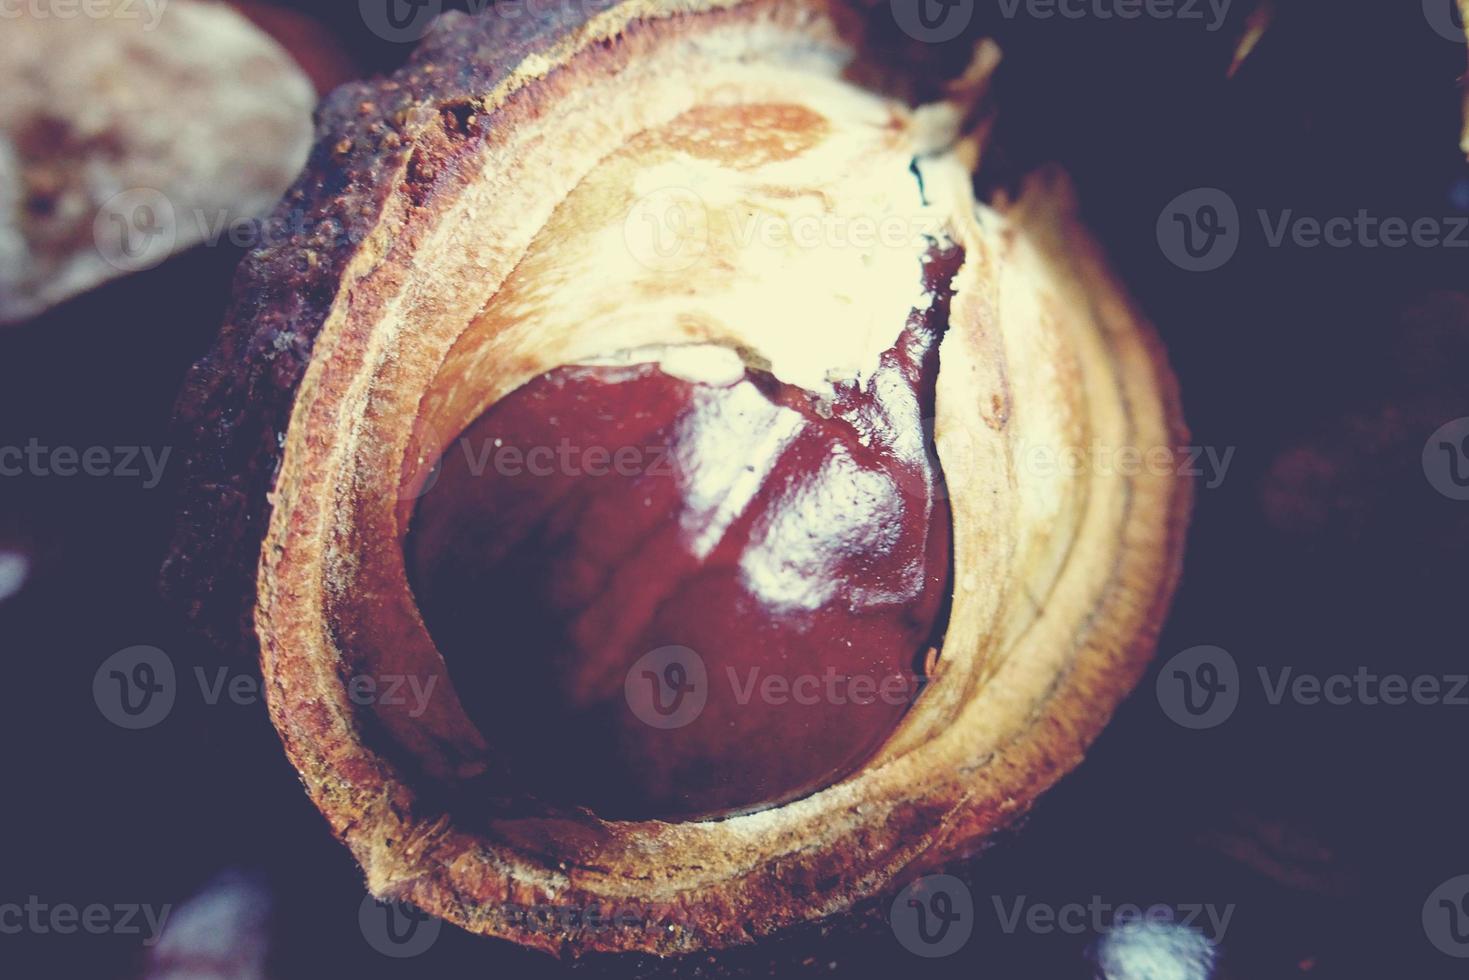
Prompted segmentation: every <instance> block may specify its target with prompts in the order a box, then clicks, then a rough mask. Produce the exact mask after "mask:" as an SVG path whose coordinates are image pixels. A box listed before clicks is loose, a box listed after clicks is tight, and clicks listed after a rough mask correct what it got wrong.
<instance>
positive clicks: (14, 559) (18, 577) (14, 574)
mask: <svg viewBox="0 0 1469 980" xmlns="http://www.w3.org/2000/svg"><path fill="white" fill-rule="evenodd" d="M30 571H31V562H30V559H29V558H27V557H26V556H25V555H23V554H21V553H20V552H18V551H0V602H3V601H4V600H6V599H9V598H10V597H11V596H13V595H15V594H16V593H17V592H19V591H20V590H21V587H22V586H24V585H25V582H26V578H27V577H28V576H29V575H30Z"/></svg>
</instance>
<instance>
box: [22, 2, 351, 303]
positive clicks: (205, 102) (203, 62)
mask: <svg viewBox="0 0 1469 980" xmlns="http://www.w3.org/2000/svg"><path fill="white" fill-rule="evenodd" d="M261 9H262V10H263V9H264V8H261ZM3 20H4V29H3V30H0V90H3V91H4V92H5V99H4V103H3V105H0V325H3V324H8V323H18V322H21V321H25V320H29V319H31V318H33V317H37V316H39V315H41V314H42V313H45V312H46V311H48V310H50V309H52V308H53V307H55V306H58V305H60V304H61V303H63V302H65V301H66V300H68V299H71V298H72V297H74V296H77V295H79V294H81V293H83V292H85V291H87V290H89V289H93V288H96V287H98V286H100V285H102V284H103V283H106V282H109V281H111V280H113V279H116V278H119V277H121V276H124V275H127V274H131V273H136V272H141V271H143V270H147V269H151V268H153V267H155V266H157V265H159V264H160V263H162V262H163V261H164V260H165V259H167V258H168V257H169V256H171V255H173V254H176V253H178V252H181V251H184V250H186V249H189V248H192V247H194V246H196V245H199V244H201V243H205V242H210V243H213V242H216V241H218V240H220V239H221V238H223V239H224V240H226V241H228V240H229V239H228V233H229V232H231V230H232V229H234V228H236V227H237V226H242V224H243V223H244V222H248V221H253V220H254V219H256V218H258V217H261V216H263V215H265V214H267V213H269V212H270V210H271V209H272V208H273V207H274V206H275V204H276V202H277V201H278V200H279V199H280V196H281V194H282V193H283V192H284V191H285V190H286V189H287V188H288V187H289V186H290V185H291V182H292V181H294V180H295V179H296V176H297V174H298V173H299V171H300V169H301V166H302V165H303V164H304V163H305V161H306V154H307V152H308V151H309V150H310V148H311V138H312V127H311V112H312V109H313V108H314V107H315V105H316V92H315V90H314V89H313V87H312V81H311V79H310V78H308V77H307V74H306V72H305V70H303V68H302V67H301V63H298V62H297V60H295V59H294V58H293V57H292V53H294V54H295V55H296V56H297V57H299V58H302V59H303V62H302V63H306V62H309V63H311V64H312V67H313V69H315V67H316V66H317V64H320V65H321V66H322V72H321V74H320V76H319V77H320V78H321V80H322V83H323V84H326V83H327V82H328V80H329V79H330V80H341V79H342V78H344V77H346V73H347V71H349V69H348V68H345V67H343V62H344V60H345V59H344V58H342V57H341V56H340V54H339V52H337V50H336V48H335V46H334V45H333V44H332V43H331V42H330V41H329V40H328V39H326V38H325V37H324V36H322V35H320V34H314V33H312V34H306V33H302V34H299V37H300V43H296V37H295V36H293V37H291V38H290V41H291V44H290V45H289V47H290V51H288V50H287V49H286V47H283V46H282V44H284V43H285V37H284V36H283V38H282V40H281V41H280V43H278V40H277V38H275V37H272V36H271V34H269V33H267V31H266V30H262V29H261V28H260V27H258V26H256V25H255V24H254V23H252V22H251V21H250V20H248V19H247V18H246V17H245V15H244V14H242V13H241V12H239V11H237V10H236V9H234V8H233V7H231V6H230V5H228V4H224V3H204V2H199V0H170V2H169V3H166V4H157V5H155V6H153V7H148V6H146V5H142V4H127V3H99V4H89V5H87V7H86V10H85V12H84V13H79V11H78V8H77V7H76V6H69V7H68V8H67V9H58V10H55V11H52V10H49V9H48V5H47V4H44V3H42V4H35V3H32V4H16V5H14V7H12V8H9V9H7V11H6V12H5V13H4V15H3ZM271 23H272V25H279V26H280V27H282V28H284V27H285V26H287V25H293V27H295V28H297V29H299V28H301V27H302V25H303V24H305V23H306V22H305V21H304V20H302V19H301V18H299V17H297V16H296V15H294V14H290V13H287V12H284V11H282V12H277V13H276V14H275V15H274V16H273V17H272V18H271ZM308 40H309V43H307V42H308ZM328 65H331V66H332V68H331V69H330V70H327V67H326V66H328Z"/></svg>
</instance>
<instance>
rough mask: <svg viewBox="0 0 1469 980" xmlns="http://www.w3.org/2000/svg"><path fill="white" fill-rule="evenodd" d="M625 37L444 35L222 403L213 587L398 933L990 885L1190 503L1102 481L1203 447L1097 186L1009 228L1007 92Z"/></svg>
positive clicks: (881, 44)
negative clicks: (1004, 138) (999, 850)
mask: <svg viewBox="0 0 1469 980" xmlns="http://www.w3.org/2000/svg"><path fill="white" fill-rule="evenodd" d="M594 6H596V7H597V9H590V8H588V9H583V10H578V11H575V12H573V11H568V10H561V9H558V10H556V11H549V10H548V11H542V12H532V11H525V12H523V16H521V17H517V18H513V19H512V18H504V17H498V16H495V15H494V12H493V11H490V12H486V13H484V14H482V15H480V16H465V15H458V14H451V15H445V16H444V17H443V18H442V19H441V20H440V21H439V25H438V27H437V28H436V29H435V30H434V31H433V32H432V33H431V34H430V35H429V37H428V38H427V39H426V40H425V42H424V45H423V46H422V47H421V48H420V50H419V51H418V52H417V54H415V56H414V57H413V59H412V60H411V61H410V62H409V64H408V65H407V66H406V67H405V68H404V69H403V70H402V71H401V72H399V73H398V74H396V75H394V76H393V77H391V78H388V79H384V80H381V81H377V82H372V83H363V84H358V85H352V86H348V87H347V88H345V89H342V90H339V91H338V92H337V93H336V94H335V95H333V96H332V97H330V98H329V99H328V100H327V101H326V103H325V104H324V105H323V107H322V109H321V111H320V114H319V125H320V129H321V133H320V137H319V142H318V146H317V149H316V151H315V153H314V154H313V156H312V162H311V164H310V165H309V166H308V170H307V173H306V175H305V176H304V177H303V178H302V180H301V181H300V182H299V183H298V184H297V186H296V187H295V188H294V189H293V190H292V191H291V192H290V193H289V194H288V195H287V198H286V201H285V203H284V204H283V205H282V206H283V207H285V208H292V209H297V210H299V211H300V212H301V213H303V214H305V215H307V216H308V218H309V221H308V222H307V223H306V225H305V227H307V228H309V229H310V232H309V233H306V234H303V235H301V236H300V237H299V238H297V239H293V240H291V241H289V242H286V243H281V244H277V245H276V246H275V247H272V248H265V249H261V250H258V251H256V252H255V253H252V254H251V255H250V256H249V257H248V258H247V260H246V261H245V263H244V266H243V267H242V269H241V272H240V275H239V278H238V281H237V285H236V294H235V299H234V303H233V306H232V308H231V312H230V314H229V318H228V321H227V323H226V325H225V327H224V330H223V332H222V334H221V337H220V339H219V342H218V344H217V345H216V347H215V349H214V351H213V352H212V353H211V354H210V355H209V356H208V357H206V358H205V359H204V361H202V362H201V363H200V364H199V365H198V367H197V368H196V369H195V371H194V372H193V374H192V376H191V378H190V381H189V384H188V386H187V388H186V390H185V392H184V394H183V396H182V397H181V399H180V403H179V404H180V411H179V425H180V430H181V433H180V442H181V443H182V444H184V445H185V446H187V447H188V451H187V453H186V458H187V469H186V472H185V486H184V488H183V491H182V493H183V500H184V510H183V514H182V516H181V519H180V521H179V525H178V532H177V535H176V539H175V542H174V547H173V550H172V554H171V557H170V559H169V562H168V565H167V567H166V569H165V579H166V583H167V587H168V589H169V591H170V593H171V594H172V595H173V596H174V597H175V598H176V599H177V600H178V601H179V602H180V603H181V604H182V605H183V606H184V607H185V608H186V609H187V610H188V611H189V613H190V614H191V615H192V616H193V618H194V620H195V621H196V622H198V623H200V624H201V625H202V626H204V627H205V628H206V629H207V630H208V631H209V632H210V633H211V634H212V635H214V636H215V637H217V638H219V639H221V640H222V641H224V642H226V643H227V644H229V645H230V646H232V647H235V648H238V649H241V650H243V651H247V652H252V653H254V652H258V654H259V658H260V664H261V669H262V672H263V674H264V679H265V690H266V693H267V703H268V705H269V708H270V713H271V718H272V720H273V722H274V724H275V726H276V729H277V730H278V731H279V733H280V735H281V739H282V741H283V743H284V746H285V750H286V753H287V755H288V757H289V758H290V760H291V762H292V764H293V765H294V766H295V767H296V769H297V770H298V771H299V772H300V774H301V777H302V780H303V782H304V783H305V786H306V790H307V792H308V793H309V794H310V796H311V798H312V800H313V801H314V802H315V803H316V805H317V806H318V808H319V809H320V810H321V812H322V813H323V815H324V816H325V817H326V818H327V820H328V821H329V822H330V824H331V827H332V829H333V831H334V832H335V833H336V834H337V835H338V836H340V837H341V838H342V839H343V841H344V842H345V843H346V844H347V846H348V847H349V848H351V850H352V853H353V854H354V856H355V857H356V858H357V860H358V861H359V862H360V863H361V865H362V868H363V870H364V873H365V875H366V878H367V884H368V887H369V888H370V890H371V891H372V892H373V893H374V894H376V895H378V896H381V897H384V898H391V899H395V900H402V901H407V902H410V903H412V904H414V905H416V906H418V907H419V908H422V909H425V910H427V911H429V912H432V913H434V914H436V915H439V916H442V917H444V918H446V919H449V920H451V921H453V922H455V923H457V924H459V925H461V926H463V927H464V928H466V929H469V930H471V931H474V932H478V933H483V934H487V935H492V936H498V937H502V938H505V939H509V940H511V941H514V942H517V943H521V944H523V945H526V946H531V947H535V948H539V949H544V950H547V951H551V952H555V953H562V954H571V955H575V954H579V953H583V952H589V951H639V952H650V953H656V954H674V953H682V952H693V951H699V950H706V949H711V948H719V947H727V946H732V945H737V944H740V943H747V942H752V941H754V940H756V939H758V938H760V937H762V936H767V935H771V934H773V933H776V932H778V931H780V930H782V929H785V928H787V927H790V926H794V925H797V924H800V923H804V922H811V921H814V920H818V919H821V918H823V917H826V916H830V915H833V914H836V913H839V912H841V911H843V910H846V909H850V908H852V907H853V906H854V905H856V904H857V903H859V902H863V901H865V900H870V899H874V898H876V897H877V896H879V895H880V894H881V893H883V892H884V891H886V890H889V889H892V888H894V887H896V886H897V885H898V883H899V880H900V878H902V877H903V876H908V875H911V874H914V873H921V872H922V871H923V870H925V869H928V868H933V867H937V866H939V865H941V864H943V863H944V862H946V861H949V860H951V859H954V858H956V857H959V856H961V855H966V854H969V853H972V852H973V851H974V850H975V849H976V848H977V847H978V846H980V844H981V843H982V842H983V841H984V840H985V839H986V838H987V837H989V836H990V835H992V834H993V833H994V832H995V831H997V830H998V829H1000V828H1002V827H1005V826H1006V825H1008V824H1010V823H1011V822H1013V821H1014V820H1015V819H1017V818H1018V817H1020V816H1021V815H1023V814H1024V813H1025V812H1026V810H1027V809H1028V808H1029V807H1030V806H1031V805H1032V804H1033V803H1034V802H1035V800H1036V799H1037V798H1038V797H1039V796H1040V795H1041V794H1042V793H1043V792H1044V791H1045V790H1046V789H1048V788H1049V787H1050V786H1051V785H1053V784H1054V783H1055V782H1056V781H1057V780H1058V779H1060V778H1061V777H1062V776H1063V775H1064V774H1065V773H1067V772H1069V771H1070V770H1071V769H1072V768H1073V767H1074V766H1076V765H1077V764H1078V763H1079V762H1080V761H1081V759H1082V757H1083V755H1084V754H1085V752H1086V750H1087V747H1088V746H1089V745H1090V744H1091V742H1092V741H1093V740H1094V739H1095V738H1096V737H1097V735H1098V734H1099V733H1100V731H1101V729H1102V727H1103V726H1104V725H1105V724H1106V722H1107V720H1108V719H1109V717H1110V716H1111V713H1112V712H1113V710H1114V709H1115V708H1116V706H1117V705H1118V704H1119V703H1120V702H1121V700H1122V699H1123V698H1124V697H1125V696H1126V695H1127V693H1128V692H1129V691H1130V690H1131V689H1132V687H1133V686H1134V685H1135V684H1136V683H1137V681H1138V679H1139V678H1140V677H1141V676H1142V675H1143V673H1144V671H1145V669H1146V665H1147V663H1148V660H1149V658H1150V656H1151V654H1152V651H1153V645H1154V642H1155V639H1156V636H1157V631H1158V629H1159V626H1160V624H1161V622H1162V620H1163V617H1164V615H1165V613H1166V610H1167V607H1168V603H1169V600H1170V598H1171V595H1172V592H1173V588H1174V586H1175V583H1176V581H1177V577H1178V574H1179V564H1180V559H1181V554H1182V545H1183V533H1184V528H1185V525H1186V523H1187V516H1188V511H1189V506H1190V499H1191V496H1190V491H1189V486H1188V483H1187V481H1186V480H1185V479H1183V478H1182V477H1181V476H1180V475H1179V471H1178V470H1174V469H1172V468H1169V467H1157V466H1149V467H1142V468H1139V467H1135V466H1105V467H1079V468H1078V467H1070V466H1058V465H1056V464H1055V460H1056V458H1057V457H1058V456H1059V455H1060V454H1066V455H1068V456H1071V457H1075V458H1082V459H1093V458H1096V455H1097V453H1098V452H1099V451H1106V450H1113V451H1117V452H1119V453H1124V452H1125V453H1127V454H1128V455H1129V457H1131V458H1142V457H1140V456H1139V455H1138V454H1140V453H1141V454H1145V455H1146V457H1147V458H1152V459H1156V458H1157V451H1158V450H1169V449H1173V448H1176V447H1179V446H1181V445H1184V444H1185V443H1186V439H1187V433H1186V430H1185V428H1184V425H1183V422H1182V418H1181V413H1180V410H1179V405H1178V394H1177V391H1176V386H1175V383H1174V380H1173V377H1172V374H1171V372H1170V370H1169V368H1168V365H1167V361H1166V358H1165V357H1164V356H1163V352H1162V350H1161V348H1160V345H1159V344H1158V341H1157V339H1156V337H1155V336H1154V334H1153V333H1152V330H1151V328H1150V327H1149V326H1148V324H1147V323H1146V322H1145V320H1144V319H1143V318H1142V316H1141V315H1140V314H1139V313H1138V311H1137V310H1136V308H1135V307H1134V306H1133V305H1132V303H1131V302H1130V301H1129V300H1128V298H1127V295H1126V293H1125V292H1124V291H1123V290H1122V288H1121V287H1120V285H1119V284H1118V283H1117V281H1116V280H1115V279H1114V278H1113V276H1112V274H1111V273H1110V272H1109V270H1108V268H1107V265H1106V263H1105V261H1104V260H1103V257H1102V255H1101V253H1100V250H1099V249H1098V248H1097V246H1096V245H1095V244H1094V243H1093V242H1092V240H1091V238H1090V237H1089V235H1088V234H1087V232H1086V231H1085V229H1084V228H1083V227H1082V226H1081V224H1080V222H1079V221H1078V219H1077V216H1076V210H1077V209H1076V204H1075V200H1074V197H1073V195H1072V192H1071V190H1070V186H1069V183H1068V182H1067V180H1066V178H1065V177H1064V175H1062V174H1061V173H1059V172H1058V171H1056V170H1054V169H1045V170H1042V171H1039V172H1037V173H1035V174H1032V175H1030V176H1028V177H1025V178H1023V179H1017V180H1016V181H1015V182H1014V184H1013V190H1007V191H1004V192H1000V191H994V192H988V193H985V194H983V195H980V194H978V193H977V192H976V185H975V180H974V175H975V173H976V170H977V168H978V166H979V164H980V162H981V160H982V159H984V158H986V157H987V156H988V154H990V153H991V152H992V151H993V150H994V147H993V144H992V143H991V140H993V139H995V138H996V137H995V133H996V132H997V129H996V128H995V126H994V125H993V117H994V114H995V112H996V111H998V110H999V109H1002V108H1003V107H997V105H996V98H997V96H996V94H994V93H992V92H991V89H990V85H989V82H990V79H991V77H992V76H993V73H994V71H995V69H996V67H997V63H998V50H997V48H996V47H995V45H994V44H993V43H991V42H988V41H979V42H977V43H972V44H971V43H970V42H969V41H967V40H958V41H956V42H955V43H954V44H953V45H949V46H947V47H942V48H940V47H939V46H933V45H922V44H917V42H913V43H908V42H907V41H905V40H904V35H903V34H902V32H901V31H900V30H898V28H897V27H895V26H894V25H893V24H892V23H891V13H892V10H891V8H890V6H889V5H887V4H871V3H868V2H865V0H850V2H848V0H689V2H686V3H678V4H669V3H662V2H651V0H624V2H619V3H614V4H611V5H610V6H606V7H605V9H603V8H602V6H601V5H594ZM884 18H886V19H884ZM999 132H1002V131H999ZM563 447H564V448H565V449H566V451H567V456H563V455H562V449H563ZM649 447H652V450H651V451H650V450H649ZM628 448H636V449H638V450H639V452H638V453H637V454H636V455H633V456H629V455H628V454H626V453H622V457H621V458H622V463H623V468H622V469H621V470H619V469H618V460H619V451H620V450H625V449H628ZM497 450H516V451H517V452H516V453H515V454H512V455H503V454H502V455H497ZM548 453H549V455H548ZM573 454H574V455H573ZM629 460H631V463H629ZM1179 469H1181V467H1180V468H1179ZM691 655H692V656H691ZM693 656H697V658H698V659H697V660H694V659H693ZM701 665H702V669H703V674H702V676H699V675H698V670H699V667H700V666H701ZM813 675H814V676H815V677H817V678H821V679H824V678H826V677H827V676H831V677H835V678H837V680H838V681H841V680H842V679H849V680H851V682H852V683H851V686H850V687H849V688H847V689H846V690H847V691H849V692H851V693H853V694H858V693H861V694H863V695H865V694H866V692H867V691H869V690H871V688H873V687H875V688H876V689H877V691H878V692H879V695H878V697H876V698H875V699H874V700H873V703H867V704H856V703H846V704H842V703H839V702H840V701H841V700H853V699H846V698H838V697H830V698H828V697H826V696H825V693H826V690H827V689H826V687H825V686H824V684H823V686H822V687H821V690H820V691H819V692H818V696H817V697H815V698H814V699H813V698H811V697H810V696H809V693H810V692H811V686H810V685H811V681H810V680H809V678H811V677H812V676H813ZM363 676H366V677H370V678H393V677H396V678H402V677H405V676H406V677H408V678H411V679H413V680H414V682H415V684H416V685H417V688H418V689H420V690H425V691H427V690H432V691H433V692H435V693H434V695H433V697H432V698H431V700H430V701H429V703H428V705H427V710H424V711H416V710H411V706H407V707H405V706H404V705H402V704H395V703H392V702H390V701H389V700H388V699H375V700H371V701H367V702H365V701H363V700H362V699H360V698H356V697H354V696H353V689H352V682H353V681H354V680H355V679H356V678H359V677H363ZM769 678H776V679H777V680H778V681H780V682H782V683H783V684H784V685H786V686H781V685H780V684H777V685H774V686H771V687H762V686H761V684H762V682H763V681H764V680H766V679H769ZM752 679H753V681H754V684H753V686H752V683H751V682H752ZM859 679H860V680H861V682H862V683H861V685H859V684H858V683H857V681H858V680H859ZM700 680H702V681H703V684H702V690H701V689H700V685H699V684H698V681H700ZM869 681H870V682H871V684H870V685H869V684H868V682H869ZM884 681H887V682H890V683H889V685H888V688H887V690H888V691H889V692H891V691H893V690H895V688H896V685H897V684H898V683H900V682H901V683H903V684H904V685H905V686H906V688H907V690H906V691H905V692H904V696H902V697H899V698H894V699H886V698H883V697H882V696H881V694H880V692H881V691H882V690H883V686H882V685H883V683H884ZM798 682H799V684H800V685H801V686H800V687H799V688H798ZM698 694H702V697H703V703H702V705H700V706H699V710H698V711H692V710H690V711H687V712H685V711H683V710H682V709H683V705H684V704H685V703H692V701H693V700H696V697H695V695H698ZM798 694H799V695H800V697H798ZM679 695H685V697H684V701H682V702H681V701H679V700H678V696H679ZM856 700H867V698H866V697H865V696H863V697H861V698H858V699H856ZM742 702H743V703H742ZM660 712H667V716H665V715H664V714H662V713H660ZM649 719H651V721H650V720H649ZM527 906H553V907H556V908H573V909H588V908H593V907H596V908H609V907H610V908H616V909H618V910H619V911H620V912H621V913H623V918H624V919H625V920H626V921H630V922H633V923H644V924H646V923H656V928H647V927H637V926H634V927H631V928H611V929H607V928H602V929H598V928H591V927H588V926H586V925H584V924H577V922H578V921H580V920H576V919H575V917H567V924H565V925H561V926H558V927H557V928H555V929H544V928H539V927H536V926H534V925H527V923H526V922H525V921H524V917H523V916H519V917H518V916H516V915H515V914H514V909H515V908H517V907H518V908H524V907H527Z"/></svg>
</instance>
